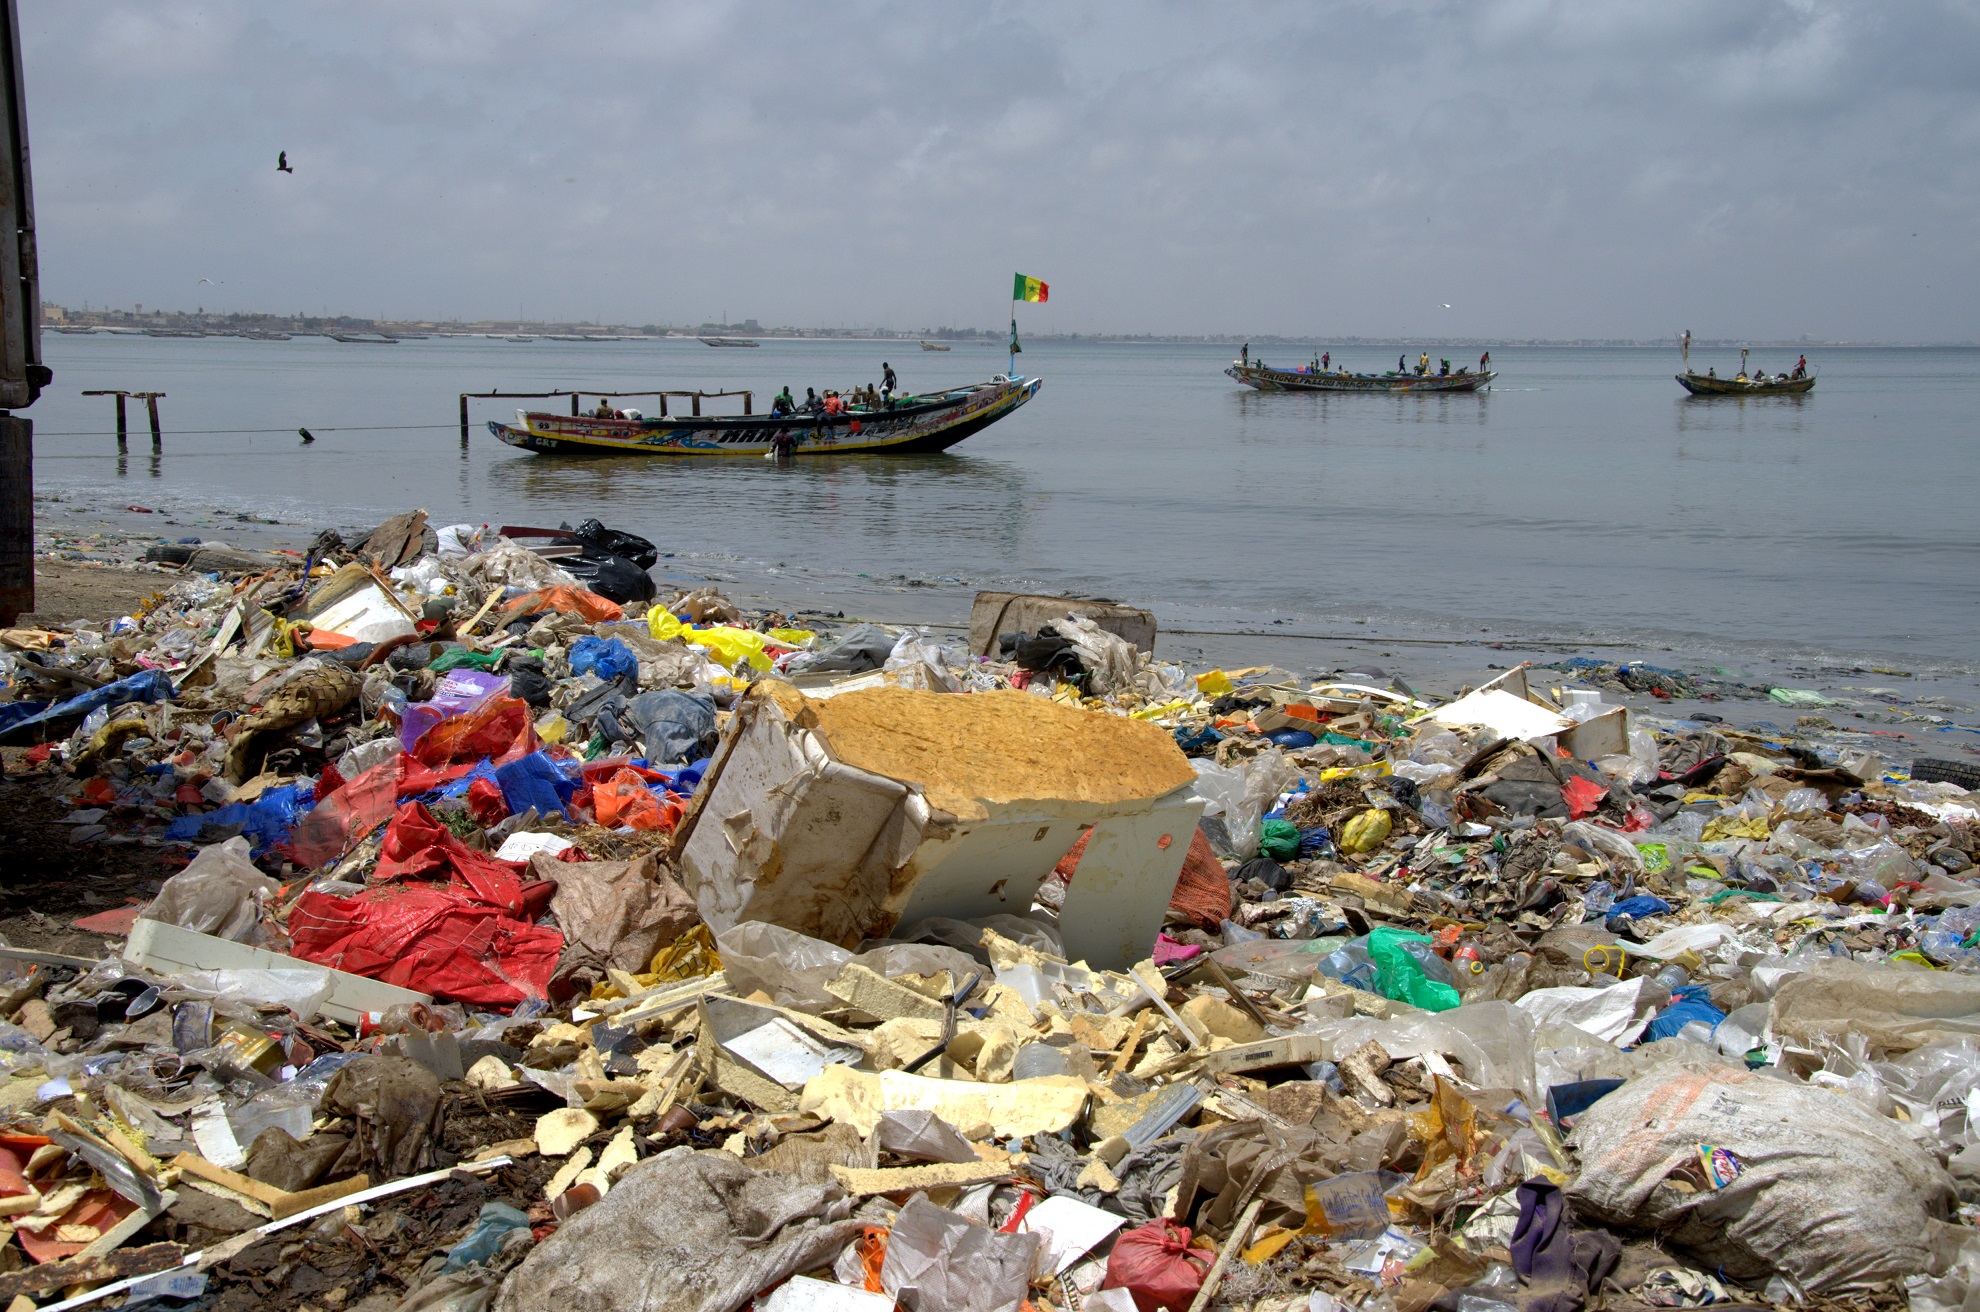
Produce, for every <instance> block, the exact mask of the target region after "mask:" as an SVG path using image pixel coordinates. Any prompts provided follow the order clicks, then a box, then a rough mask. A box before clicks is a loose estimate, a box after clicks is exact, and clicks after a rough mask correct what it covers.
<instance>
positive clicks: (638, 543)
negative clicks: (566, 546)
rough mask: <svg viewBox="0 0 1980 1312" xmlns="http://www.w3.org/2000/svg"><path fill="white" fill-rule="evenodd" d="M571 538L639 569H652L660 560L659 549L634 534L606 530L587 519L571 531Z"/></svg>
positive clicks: (610, 529)
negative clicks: (627, 561)
mask: <svg viewBox="0 0 1980 1312" xmlns="http://www.w3.org/2000/svg"><path fill="white" fill-rule="evenodd" d="M571 537H572V538H573V539H574V540H575V541H577V542H579V543H581V544H583V545H584V546H587V547H596V548H597V549H598V550H600V551H603V552H605V553H606V554H607V555H612V556H618V557H621V558H623V559H625V560H630V561H631V562H632V563H633V564H635V565H637V566H639V567H640V568H641V569H652V568H653V562H654V561H656V560H658V559H660V549H659V548H658V547H656V546H654V545H653V544H652V543H651V542H648V541H647V540H646V539H645V538H643V537H640V536H639V535H638V534H636V533H623V532H621V531H619V530H618V529H616V528H606V527H605V526H604V525H603V524H601V523H599V522H598V521H597V520H595V519H587V520H585V521H584V523H582V524H579V525H578V526H577V528H575V529H573V530H572V531H571Z"/></svg>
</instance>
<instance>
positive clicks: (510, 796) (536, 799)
mask: <svg viewBox="0 0 1980 1312" xmlns="http://www.w3.org/2000/svg"><path fill="white" fill-rule="evenodd" d="M495 786H496V787H498V788H500V789H501V790H502V800H503V801H504V802H506V803H508V805H509V814H511V815H521V814H522V813H523V812H524V811H527V810H529V809H530V808H531V807H535V808H536V813H537V814H538V815H564V814H567V812H566V810H565V807H566V806H567V804H568V803H569V802H570V800H571V795H572V794H573V793H575V792H577V790H578V785H577V783H576V781H575V780H572V779H568V778H566V777H565V776H564V773H563V771H561V770H559V769H558V768H557V763H556V762H555V761H553V760H551V759H550V757H549V755H548V754H546V753H544V752H531V753H530V754H529V755H528V756H525V757H522V758H520V759H519V760H514V761H511V762H509V763H508V764H507V765H502V766H497V767H496V769H495Z"/></svg>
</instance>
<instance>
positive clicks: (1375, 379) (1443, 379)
mask: <svg viewBox="0 0 1980 1312" xmlns="http://www.w3.org/2000/svg"><path fill="white" fill-rule="evenodd" d="M1224 372H1225V373H1227V374H1229V375H1230V376H1231V377H1233V378H1235V379H1237V380H1238V381H1239V382H1240V383H1243V384H1244V385H1245V386H1246V387H1255V388H1257V389H1258V390H1259V391H1261V392H1476V391H1477V390H1478V389H1480V388H1481V387H1484V386H1486V385H1487V384H1489V383H1490V382H1491V381H1492V380H1493V379H1494V378H1497V377H1498V376H1499V375H1498V374H1497V372H1495V371H1493V370H1491V369H1482V370H1480V371H1479V372H1477V373H1475V374H1474V373H1471V372H1470V371H1469V370H1468V369H1463V368H1461V369H1459V370H1458V371H1457V372H1456V373H1454V374H1398V373H1386V374H1351V373H1347V372H1345V371H1344V370H1335V371H1334V372H1332V373H1327V372H1325V371H1322V370H1318V369H1311V368H1308V369H1273V368H1269V367H1267V366H1266V365H1262V364H1258V363H1256V362H1255V361H1246V360H1234V361H1232V362H1231V367H1230V368H1228V369H1226V370H1224Z"/></svg>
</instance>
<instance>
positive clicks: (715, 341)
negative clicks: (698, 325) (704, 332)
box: [701, 337, 763, 346]
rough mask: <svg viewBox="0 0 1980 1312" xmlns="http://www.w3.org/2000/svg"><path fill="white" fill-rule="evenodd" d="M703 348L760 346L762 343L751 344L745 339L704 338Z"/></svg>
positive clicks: (702, 341) (702, 340)
mask: <svg viewBox="0 0 1980 1312" xmlns="http://www.w3.org/2000/svg"><path fill="white" fill-rule="evenodd" d="M701 344H702V345H703V346H761V345H763V343H762V342H752V341H751V340H750V339H749V338H747V337H704V338H702V339H701Z"/></svg>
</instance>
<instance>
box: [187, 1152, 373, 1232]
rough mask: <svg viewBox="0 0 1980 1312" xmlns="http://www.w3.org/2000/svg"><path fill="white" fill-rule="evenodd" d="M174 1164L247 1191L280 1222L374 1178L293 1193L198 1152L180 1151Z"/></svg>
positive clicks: (189, 1172)
mask: <svg viewBox="0 0 1980 1312" xmlns="http://www.w3.org/2000/svg"><path fill="white" fill-rule="evenodd" d="M172 1165H173V1166H175V1167H177V1168H178V1169H179V1171H180V1172H181V1173H183V1174H186V1175H196V1176H198V1177H199V1178H200V1179H202V1180H209V1181H211V1182H212V1183H214V1184H217V1185H222V1186H224V1187H226V1188H228V1189H232V1190H233V1191H234V1192H235V1193H239V1194H246V1195H247V1196H248V1197H249V1198H252V1199H254V1200H255V1201H256V1202H257V1203H260V1204H262V1205H263V1206H265V1207H267V1208H268V1210H269V1212H270V1213H271V1214H272V1215H273V1217H274V1219H275V1220H277V1221H280V1220H282V1219H283V1218H284V1217H289V1216H294V1215H295V1214H296V1213H297V1212H305V1211H308V1210H309V1209H310V1208H312V1207H316V1206H318V1205H320V1204H322V1203H328V1202H333V1201H335V1200H336V1199H339V1198H343V1197H345V1196H347V1195H349V1194H355V1193H361V1192H363V1191H364V1190H366V1189H369V1188H370V1187H371V1177H370V1176H368V1175H354V1176H352V1177H351V1178H350V1179H348V1180H339V1181H337V1183H335V1184H325V1185H318V1186H317V1187H316V1188H314V1189H304V1190H302V1191H300V1192H298V1193H290V1192H289V1191H288V1190H287V1189H277V1188H276V1187H275V1186H274V1185H272V1184H268V1183H266V1182H264V1181H261V1180H256V1179H254V1178H252V1177H251V1176H245V1175H242V1174H241V1173H240V1172H238V1171H230V1170H228V1169H227V1168H226V1167H224V1166H215V1165H214V1164H213V1163H212V1162H209V1161H207V1160H206V1159H205V1158H204V1157H201V1156H200V1155H199V1154H198V1153H180V1154H179V1155H178V1156H177V1157H174V1158H173V1159H172Z"/></svg>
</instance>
